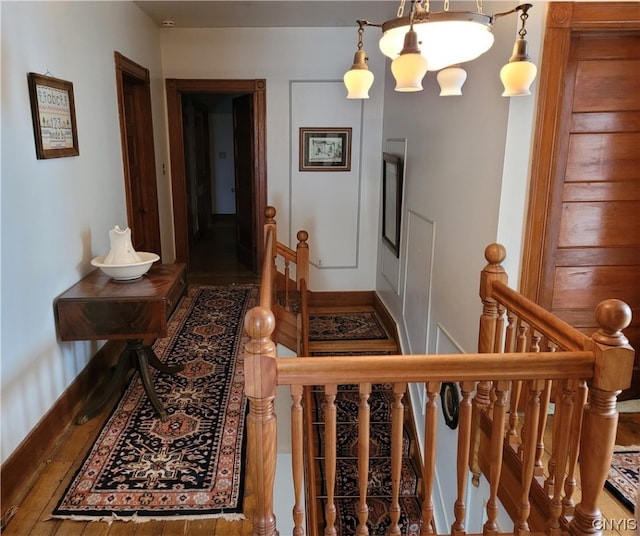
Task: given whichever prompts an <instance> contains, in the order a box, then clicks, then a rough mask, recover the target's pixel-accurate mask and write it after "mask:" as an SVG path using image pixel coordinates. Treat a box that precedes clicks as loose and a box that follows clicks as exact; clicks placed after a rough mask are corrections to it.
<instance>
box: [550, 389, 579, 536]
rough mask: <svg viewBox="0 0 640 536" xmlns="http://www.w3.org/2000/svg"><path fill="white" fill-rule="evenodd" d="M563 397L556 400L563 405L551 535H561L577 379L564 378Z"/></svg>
mask: <svg viewBox="0 0 640 536" xmlns="http://www.w3.org/2000/svg"><path fill="white" fill-rule="evenodd" d="M562 386H563V388H562V398H561V400H556V409H558V407H559V406H560V405H561V406H562V407H561V408H560V415H559V417H558V416H556V418H558V442H557V443H556V444H555V445H553V450H554V451H555V455H556V465H555V476H554V481H555V485H554V489H553V497H552V499H551V505H550V508H549V521H548V523H547V533H548V534H549V536H560V534H561V527H560V516H561V515H562V491H563V486H562V482H563V481H564V476H565V472H566V468H567V458H568V454H569V431H570V429H571V418H572V414H573V404H574V393H575V390H576V387H577V380H563V382H562Z"/></svg>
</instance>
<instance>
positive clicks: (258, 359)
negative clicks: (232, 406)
mask: <svg viewBox="0 0 640 536" xmlns="http://www.w3.org/2000/svg"><path fill="white" fill-rule="evenodd" d="M244 321H245V330H246V331H247V333H248V334H249V337H251V339H250V340H249V341H248V342H247V344H246V345H245V359H244V370H245V394H246V396H247V399H248V401H249V414H248V415H247V459H248V460H249V470H248V473H249V477H250V478H251V482H252V489H253V492H254V493H255V497H256V506H255V513H254V516H253V534H254V535H255V536H276V535H277V534H278V531H277V530H276V517H275V515H274V514H273V485H274V482H275V476H276V455H277V450H276V433H277V422H276V415H275V411H274V404H273V401H274V399H275V396H276V366H275V359H274V357H275V355H276V348H275V344H274V343H273V342H272V341H271V338H270V337H271V334H272V333H273V330H274V328H275V325H276V321H275V317H274V316H273V313H272V312H271V311H270V310H268V309H265V308H263V307H254V308H252V309H250V310H249V311H248V312H247V314H246V315H245V319H244Z"/></svg>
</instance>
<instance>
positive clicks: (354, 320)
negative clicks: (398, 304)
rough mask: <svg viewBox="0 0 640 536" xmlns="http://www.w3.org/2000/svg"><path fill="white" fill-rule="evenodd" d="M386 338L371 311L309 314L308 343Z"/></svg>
mask: <svg viewBox="0 0 640 536" xmlns="http://www.w3.org/2000/svg"><path fill="white" fill-rule="evenodd" d="M386 338H387V333H386V332H385V330H384V328H383V327H382V324H381V323H380V321H379V320H378V318H377V316H376V314H375V313H374V312H373V311H371V312H369V311H363V312H354V313H345V312H341V313H319V312H318V313H310V314H309V340H310V341H349V340H351V341H354V340H375V339H386Z"/></svg>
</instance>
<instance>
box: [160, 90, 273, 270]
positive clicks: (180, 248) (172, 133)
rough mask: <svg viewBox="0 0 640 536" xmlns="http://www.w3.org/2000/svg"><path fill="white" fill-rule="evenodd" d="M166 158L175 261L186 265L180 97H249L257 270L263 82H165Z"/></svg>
mask: <svg viewBox="0 0 640 536" xmlns="http://www.w3.org/2000/svg"><path fill="white" fill-rule="evenodd" d="M166 91H167V117H168V120H167V122H168V129H169V154H170V157H171V189H172V197H173V224H174V237H175V248H176V261H177V262H185V263H187V265H188V263H189V233H188V228H187V216H188V215H187V182H186V175H185V156H184V136H183V129H182V94H183V93H249V94H251V95H253V105H254V114H255V117H254V125H253V129H254V139H255V155H254V157H255V158H254V166H255V180H256V184H255V196H256V199H255V211H256V212H255V214H254V221H255V229H254V232H255V236H256V247H257V252H256V256H257V259H258V270H260V269H261V266H262V259H263V257H264V244H263V240H262V229H263V225H264V208H265V207H266V203H267V152H266V81H265V80H262V79H257V80H201V79H178V78H168V79H167V80H166Z"/></svg>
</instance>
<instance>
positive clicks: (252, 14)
mask: <svg viewBox="0 0 640 536" xmlns="http://www.w3.org/2000/svg"><path fill="white" fill-rule="evenodd" d="M135 4H137V5H138V6H139V7H140V9H142V11H144V12H145V13H146V14H147V15H149V16H150V17H151V18H152V19H153V20H154V21H155V22H156V23H157V24H158V25H162V22H163V21H165V20H171V21H173V22H174V23H175V27H176V28H198V27H202V28H204V27H231V28H236V27H237V28H243V27H244V28H247V27H265V28H272V27H284V26H293V27H315V26H328V27H338V26H355V27H356V28H357V24H356V20H357V19H366V20H368V21H371V22H383V21H385V20H388V19H391V18H393V17H395V15H396V11H397V9H398V0H373V1H371V0H302V1H301V0H297V1H294V0H280V1H272V0H254V1H251V2H244V1H240V0H234V1H223V0H208V1H204V0H203V1H192V0H135ZM406 5H407V7H406V11H407V13H408V9H409V6H410V5H411V2H410V0H407V3H406Z"/></svg>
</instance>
